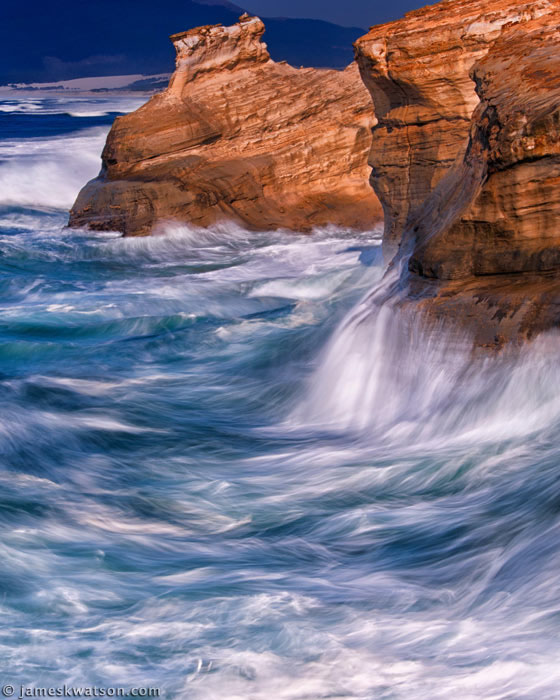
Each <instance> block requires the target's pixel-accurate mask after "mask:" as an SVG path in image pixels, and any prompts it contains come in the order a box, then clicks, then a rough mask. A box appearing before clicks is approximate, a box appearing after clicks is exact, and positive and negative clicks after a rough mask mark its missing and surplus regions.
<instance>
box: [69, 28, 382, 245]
mask: <svg viewBox="0 0 560 700" xmlns="http://www.w3.org/2000/svg"><path fill="white" fill-rule="evenodd" d="M263 32H264V25H263V23H262V22H261V20H260V19H258V18H256V17H249V16H248V15H244V16H243V17H242V18H241V19H240V21H239V23H237V24H236V25H233V26H231V27H224V26H222V25H214V26H207V27H199V28H197V29H193V30H190V31H188V32H184V33H181V34H176V35H174V36H172V37H171V39H172V41H173V43H174V45H175V48H176V51H177V65H176V71H175V73H174V75H173V77H172V79H171V82H170V84H169V87H168V89H167V90H166V91H165V92H163V93H161V94H159V95H157V96H155V97H153V98H152V99H151V100H150V101H149V102H148V103H147V104H146V105H144V106H143V107H141V108H140V109H138V110H137V111H136V112H133V113H131V114H128V115H126V116H123V117H119V118H117V119H116V120H115V124H114V126H113V128H112V129H111V132H110V134H109V136H108V138H107V144H106V146H105V149H104V151H103V156H102V160H103V167H102V170H101V173H100V174H99V176H98V177H97V178H96V179H95V180H93V181H91V182H90V183H88V184H87V185H86V186H85V187H84V189H83V190H82V191H81V192H80V194H79V196H78V199H77V200H76V203H75V204H74V207H73V208H72V211H71V214H70V225H71V226H88V227H90V228H93V229H100V230H117V231H122V232H123V233H124V234H125V235H143V234H147V233H150V232H151V231H152V229H153V227H154V226H155V225H156V224H157V223H158V222H159V221H162V220H170V219H172V220H179V221H187V222H191V223H193V224H196V225H200V226H208V225H210V224H212V223H214V222H216V221H218V220H220V219H224V218H227V219H233V220H236V221H238V222H239V223H241V224H242V225H244V226H247V227H249V228H252V229H258V230H265V229H276V228H288V229H293V230H302V231H306V230H310V229H311V228H312V227H314V226H319V225H324V224H331V223H332V224H339V225H343V226H348V227H352V228H369V227H371V226H372V224H374V223H375V222H376V221H379V220H380V219H381V217H382V212H381V207H380V205H379V202H378V200H377V198H376V196H375V194H374V193H373V192H372V191H371V188H370V187H369V186H368V183H367V176H368V167H367V162H366V161H367V151H368V149H369V144H370V140H371V136H370V130H371V127H372V125H373V123H374V118H373V116H372V114H371V103H370V97H369V95H368V93H367V90H366V89H365V88H364V86H363V84H362V83H361V81H360V78H359V75H358V71H357V68H356V67H355V66H350V67H349V68H347V69H346V70H344V71H335V70H318V69H312V68H307V69H296V68H293V67H292V66H289V65H287V64H285V63H275V62H274V61H272V60H271V59H270V56H269V54H268V51H267V49H266V44H264V43H263V42H262V41H261V37H262V34H263Z"/></svg>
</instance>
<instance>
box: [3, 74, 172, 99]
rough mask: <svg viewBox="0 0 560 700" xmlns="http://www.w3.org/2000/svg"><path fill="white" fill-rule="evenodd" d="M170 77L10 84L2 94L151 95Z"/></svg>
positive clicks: (121, 76) (119, 76)
mask: <svg viewBox="0 0 560 700" xmlns="http://www.w3.org/2000/svg"><path fill="white" fill-rule="evenodd" d="M170 75H171V74H170V73H159V74H157V75H142V74H141V73H138V74H133V75H106V76H97V77H92V78H74V79H72V80H59V81H57V82H52V83H9V84H8V85H0V93H1V94H6V93H7V94H14V93H18V94H21V93H26V92H33V93H36V92H52V93H63V94H68V93H71V94H83V93H94V94H95V93H107V92H118V93H120V94H122V93H124V92H130V93H136V94H137V93H139V92H147V93H151V92H158V91H160V90H163V89H165V88H166V87H167V83H168V82H169V78H170Z"/></svg>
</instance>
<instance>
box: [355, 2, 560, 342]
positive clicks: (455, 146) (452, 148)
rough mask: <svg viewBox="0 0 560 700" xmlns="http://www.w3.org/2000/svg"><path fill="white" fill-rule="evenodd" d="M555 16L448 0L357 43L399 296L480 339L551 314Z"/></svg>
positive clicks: (555, 312) (557, 258)
mask: <svg viewBox="0 0 560 700" xmlns="http://www.w3.org/2000/svg"><path fill="white" fill-rule="evenodd" d="M559 24H560V8H559V3H558V2H552V1H550V0H542V1H537V2H532V3H526V2H520V1H508V2H495V3H489V2H487V1H486V0H485V1H484V2H479V1H476V2H473V1H465V0H448V1H447V2H442V3H440V4H439V5H435V6H433V7H429V8H425V9H424V10H420V11H418V12H415V13H412V14H410V15H408V16H407V17H406V18H405V19H404V20H402V21H401V22H396V23H393V24H392V25H385V27H384V28H374V29H373V30H372V31H371V32H370V34H368V35H367V36H366V37H364V38H362V39H361V40H359V42H358V47H357V51H358V59H359V62H360V68H361V71H362V75H363V76H364V79H365V81H366V84H367V85H368V87H369V89H370V91H371V93H372V95H373V98H374V102H375V108H376V116H377V118H378V120H379V123H378V125H377V126H376V128H375V131H374V139H373V144H372V153H371V156H370V162H371V163H372V165H373V168H374V170H373V174H372V182H373V184H374V186H375V189H376V191H377V192H378V194H379V195H380V198H381V201H382V202H383V206H384V210H385V214H386V236H387V240H388V241H389V243H390V244H393V247H394V244H396V243H400V244H401V251H400V254H399V255H397V260H398V259H399V257H400V258H401V259H403V258H406V257H408V256H410V258H409V261H408V271H409V272H408V271H406V270H405V277H404V279H405V281H406V285H407V301H406V302H405V303H409V304H410V303H414V304H420V308H423V309H425V310H426V311H427V312H428V313H429V314H430V315H431V316H432V317H434V316H435V317H436V318H438V319H445V320H447V321H449V320H452V321H455V322H456V323H458V324H459V325H461V326H462V327H465V326H467V327H468V328H469V330H470V331H472V332H473V333H474V336H475V341H476V343H478V344H481V345H496V344H497V345H502V344H503V343H505V342H507V341H509V340H517V339H519V338H522V337H531V336H532V335H534V334H536V333H538V332H539V331H541V330H545V329H547V328H550V327H552V326H556V325H558V323H559V322H560V274H559V269H560V190H559V185H560V32H559V31H558V26H559ZM407 275H408V276H407Z"/></svg>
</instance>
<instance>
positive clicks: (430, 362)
mask: <svg viewBox="0 0 560 700" xmlns="http://www.w3.org/2000/svg"><path fill="white" fill-rule="evenodd" d="M396 275H397V273H396V272H395V273H391V274H389V275H388V276H387V277H386V278H385V279H384V280H383V281H382V282H381V284H380V286H379V288H378V290H377V291H376V292H374V293H368V295H367V297H366V299H365V300H364V301H363V302H361V303H360V304H359V305H358V306H357V307H356V308H355V309H354V311H353V312H351V313H350V314H349V315H348V317H347V318H346V319H345V320H344V321H343V322H342V324H341V325H340V326H339V327H338V328H337V329H336V331H335V332H334V334H333V336H332V338H331V340H330V342H329V343H328V345H327V347H326V348H325V349H324V351H323V352H322V355H321V357H320V359H319V361H318V365H317V368H316V370H315V372H314V374H313V376H312V377H311V379H310V382H309V385H308V391H307V392H306V395H305V396H304V397H303V398H302V401H301V404H300V405H299V406H298V407H297V408H296V409H295V411H294V412H293V414H292V415H291V417H290V419H289V422H290V423H291V424H292V425H294V426H296V425H300V426H301V425H308V426H309V425H313V424H314V425H315V426H316V427H323V428H328V429H334V430H356V431H368V432H369V433H370V434H371V432H372V431H374V434H375V435H376V439H383V440H388V441H390V442H396V443H401V444H404V445H406V444H407V443H410V440H414V441H423V440H426V439H431V438H433V437H435V436H436V435H439V436H440V437H443V436H445V438H446V439H448V438H452V439H456V438H457V437H459V436H460V437H461V438H462V439H464V440H474V441H476V440H479V439H506V438H508V437H511V436H520V435H527V434H529V433H531V432H533V431H535V430H538V429H543V428H544V427H546V426H547V425H552V424H554V423H555V422H556V421H557V420H558V419H560V391H559V387H560V362H559V361H558V359H557V349H558V345H559V343H560V336H559V335H557V334H555V333H550V334H547V335H544V336H542V337H541V338H540V339H538V340H537V341H536V342H534V343H533V344H532V345H528V346H526V347H525V348H524V349H523V350H522V351H521V352H520V353H517V354H515V355H514V354H513V353H510V354H509V355H508V354H507V353H506V354H504V355H501V356H498V357H496V358H486V359H481V358H479V359H478V360H477V361H473V357H472V351H471V339H470V338H469V337H465V338H459V337H457V335H456V332H452V333H451V334H449V333H448V332H447V331H446V329H445V328H444V327H437V328H433V327H431V328H430V327H429V325H428V324H426V323H425V322H423V320H422V318H421V317H419V316H416V317H412V316H411V315H410V312H407V311H402V310H400V309H399V308H398V306H396V305H394V304H393V303H391V301H390V300H389V301H385V302H384V303H382V304H381V305H379V304H378V302H377V301H376V300H377V299H378V298H381V299H383V298H384V297H385V294H384V292H385V291H386V290H387V289H388V288H389V287H390V286H391V285H392V284H394V281H395V277H396Z"/></svg>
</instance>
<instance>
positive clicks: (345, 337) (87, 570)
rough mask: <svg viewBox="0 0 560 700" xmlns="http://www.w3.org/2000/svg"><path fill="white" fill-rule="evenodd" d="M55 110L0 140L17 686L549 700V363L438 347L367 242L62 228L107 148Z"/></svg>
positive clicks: (554, 373)
mask: <svg viewBox="0 0 560 700" xmlns="http://www.w3.org/2000/svg"><path fill="white" fill-rule="evenodd" d="M37 104H38V106H39V109H38V110H35V111H37V113H38V116H37V117H36V121H35V122H34V124H35V125H36V129H35V131H34V132H30V131H29V130H28V129H27V127H26V130H25V131H24V132H22V135H21V137H20V138H15V137H14V138H10V139H9V140H6V139H4V140H2V141H0V152H1V155H2V160H1V162H0V182H2V183H3V186H2V188H1V190H0V200H1V201H0V275H1V276H0V285H1V300H2V303H1V306H0V360H1V362H0V387H1V391H2V402H1V404H0V414H1V428H0V463H1V471H0V481H1V482H2V490H1V496H0V508H1V509H0V513H1V518H0V532H1V537H0V542H1V545H0V546H1V549H2V557H3V566H2V573H1V575H0V587H1V591H2V597H1V599H0V611H1V613H2V622H3V632H2V635H1V637H0V647H1V648H0V653H1V656H2V659H3V663H4V665H5V668H7V669H9V671H10V679H9V680H10V682H13V683H14V684H15V685H16V686H17V684H18V683H20V682H21V683H23V684H27V685H31V684H32V683H33V682H35V683H36V684H37V685H40V686H41V687H48V686H57V685H61V684H63V683H64V682H66V683H67V684H73V685H79V686H87V685H92V686H93V685H97V686H98V687H109V686H124V687H133V686H134V687H140V686H151V687H160V688H161V689H162V693H165V694H166V696H167V697H177V698H189V699H191V698H192V699H194V700H216V699H217V698H220V700H221V699H224V698H225V699H227V700H234V699H235V700H241V699H243V700H265V699H266V700H269V699H270V698H275V699H278V700H288V699H289V700H309V699H310V698H312V699H313V700H316V699H319V698H333V697H337V698H348V699H350V698H351V699H352V700H370V699H371V698H385V699H389V698H391V699H392V700H394V699H397V700H410V699H411V698H414V699H415V700H416V699H420V700H434V699H435V700H448V699H449V698H450V697H456V698H461V700H468V699H476V700H480V699H481V698H484V699H485V700H487V699H490V698H492V699H495V700H497V699H503V700H506V699H508V700H510V699H511V698H516V699H518V698H519V699H521V698H523V699H524V700H529V699H530V700H533V699H534V698H537V697H538V698H539V699H540V700H555V699H556V698H557V696H558V686H559V683H560V677H559V676H560V671H559V666H558V663H557V661H558V656H559V654H560V639H559V635H558V625H557V616H558V610H559V607H560V592H559V590H558V586H557V572H558V567H559V566H560V539H559V537H558V530H559V527H560V518H559V509H558V486H557V483H558V475H557V471H558V468H557V464H558V440H559V437H560V399H559V394H558V387H559V384H560V363H559V360H558V352H557V343H558V340H557V337H556V336H554V335H546V336H542V337H541V338H540V340H539V341H538V342H537V343H535V344H533V345H532V346H530V347H529V346H528V347H525V348H524V349H522V350H519V351H517V352H516V353H513V351H512V352H511V353H504V354H503V355H502V356H499V357H494V358H488V357H486V358H484V359H481V360H477V361H474V360H473V359H472V357H471V356H470V354H469V353H467V354H465V352H466V351H465V348H464V346H463V345H462V344H461V341H460V338H459V337H458V336H457V334H453V335H452V336H449V335H446V333H445V330H440V331H438V332H433V333H432V332H431V333H429V334H426V331H425V330H422V328H421V327H419V326H418V324H417V318H416V317H414V316H410V317H409V316H407V315H406V314H403V313H397V312H396V311H395V310H394V308H393V306H392V305H391V304H385V303H383V304H382V305H380V300H382V299H384V298H386V297H387V295H388V291H387V287H388V286H390V285H391V284H394V283H395V282H394V280H395V279H398V270H394V271H393V272H392V273H390V274H389V275H386V276H385V277H384V278H383V280H382V277H383V275H384V268H383V265H382V262H381V260H382V257H381V255H380V231H377V230H375V229H374V230H371V231H369V232H365V233H363V234H360V235H356V234H355V233H350V232H348V231H346V230H345V229H342V228H323V229H318V230H316V231H315V232H314V233H313V234H312V235H305V236H304V235H297V234H294V233H290V234H288V233H285V232H282V231H279V232H275V233H263V232H258V231H256V232H248V231H246V230H244V229H243V228H241V227H239V226H234V225H231V224H230V225H227V226H223V225H222V226H217V227H214V228H212V229H209V230H201V229H195V228H193V227H189V226H176V227H175V228H168V229H166V230H165V231H163V233H162V235H160V236H152V237H149V238H121V237H120V235H119V234H117V233H115V232H113V233H111V232H108V233H91V232H90V233H88V232H84V231H80V230H69V229H64V225H65V223H66V213H65V208H66V207H67V206H68V203H69V202H70V201H71V200H72V198H73V197H74V196H75V194H76V192H77V190H78V189H79V187H80V185H81V182H83V181H84V180H85V179H87V178H88V177H91V176H93V175H94V174H95V169H96V168H97V166H98V162H97V158H98V154H99V152H100V148H101V146H102V143H103V140H104V138H105V134H106V131H107V130H108V128H109V122H108V123H107V124H106V125H105V126H103V125H96V126H93V127H91V126H87V121H86V119H87V118H84V117H72V118H71V121H70V125H71V126H72V127H73V129H74V130H72V131H69V132H68V133H67V134H66V137H65V138H64V140H62V139H61V138H60V136H59V135H50V136H49V135H48V134H50V133H51V132H50V131H49V130H50V128H51V126H52V120H53V119H57V118H58V117H57V115H55V114H54V115H53V114H52V113H48V112H49V110H48V109H46V110H45V111H43V106H44V103H41V102H38V103H37ZM109 104H110V105H111V106H110V107H109ZM11 105H12V106H14V105H13V102H12V103H11ZM127 105H128V103H127V102H126V101H123V103H122V105H121V107H120V109H117V108H118V107H119V105H118V104H115V101H114V98H111V100H110V103H108V104H107V111H121V110H123V111H125V110H126V108H127ZM2 106H4V105H0V107H2ZM76 108H78V109H81V108H80V107H79V105H76V103H74V105H73V107H72V110H70V111H75V109H76ZM83 108H84V109H90V108H91V105H84V106H83ZM95 109H96V110H97V111H104V105H103V101H102V100H100V101H99V103H97V104H96V106H95ZM4 116H6V118H8V117H9V113H8V112H6V113H5V115H4ZM2 118H3V116H2V115H0V119H2ZM84 121H86V127H85V128H82V127H83V126H84ZM109 121H110V120H109ZM45 134H47V136H45ZM18 178H19V179H18ZM9 183H12V185H10V186H8V185H9ZM34 193H35V195H34ZM372 309H373V312H372Z"/></svg>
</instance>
